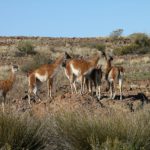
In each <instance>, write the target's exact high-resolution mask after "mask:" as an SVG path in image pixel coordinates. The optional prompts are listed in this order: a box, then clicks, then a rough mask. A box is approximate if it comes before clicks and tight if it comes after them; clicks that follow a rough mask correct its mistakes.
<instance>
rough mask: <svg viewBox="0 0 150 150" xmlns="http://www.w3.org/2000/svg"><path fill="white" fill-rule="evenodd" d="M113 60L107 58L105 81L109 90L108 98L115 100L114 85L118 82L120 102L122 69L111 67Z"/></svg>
mask: <svg viewBox="0 0 150 150" xmlns="http://www.w3.org/2000/svg"><path fill="white" fill-rule="evenodd" d="M112 60H113V58H112V57H109V58H108V59H107V67H108V68H107V74H106V80H107V82H108V84H109V88H110V98H111V99H115V96H116V85H117V83H118V82H119V91H120V100H122V86H123V76H124V68H123V67H121V66H112V65H111V62H112Z"/></svg>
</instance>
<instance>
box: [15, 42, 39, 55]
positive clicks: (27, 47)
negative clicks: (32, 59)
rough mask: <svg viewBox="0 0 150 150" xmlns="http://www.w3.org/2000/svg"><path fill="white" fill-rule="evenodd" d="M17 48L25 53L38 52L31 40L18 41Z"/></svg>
mask: <svg viewBox="0 0 150 150" xmlns="http://www.w3.org/2000/svg"><path fill="white" fill-rule="evenodd" d="M17 49H18V50H19V51H20V52H21V53H22V54H24V55H28V54H36V52H35V51H34V46H33V44H32V42H31V41H20V42H19V43H18V46H17Z"/></svg>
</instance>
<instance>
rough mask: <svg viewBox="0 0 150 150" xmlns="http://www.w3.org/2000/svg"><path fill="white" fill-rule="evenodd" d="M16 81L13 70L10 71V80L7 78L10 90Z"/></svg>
mask: <svg viewBox="0 0 150 150" xmlns="http://www.w3.org/2000/svg"><path fill="white" fill-rule="evenodd" d="M15 80H16V75H15V72H14V70H13V69H12V70H11V74H10V78H9V83H10V88H11V87H12V85H13V83H14V81H15Z"/></svg>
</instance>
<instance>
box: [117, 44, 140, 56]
mask: <svg viewBox="0 0 150 150" xmlns="http://www.w3.org/2000/svg"><path fill="white" fill-rule="evenodd" d="M138 49H139V46H138V45H137V44H130V45H127V46H122V47H118V48H116V49H114V54H115V55H126V54H136V53H138V52H137V50H138Z"/></svg>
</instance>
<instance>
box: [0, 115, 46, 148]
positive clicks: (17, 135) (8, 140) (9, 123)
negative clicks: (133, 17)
mask: <svg viewBox="0 0 150 150" xmlns="http://www.w3.org/2000/svg"><path fill="white" fill-rule="evenodd" d="M43 133H44V130H43V126H42V124H41V122H40V121H37V120H36V119H33V118H32V119H31V118H29V117H25V116H19V115H18V116H15V115H10V114H3V113H0V149H1V148H2V149H3V148H4V149H10V150H22V149H28V150H32V149H35V150H37V149H42V148H43V147H44V143H45V142H44V136H42V135H43Z"/></svg>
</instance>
